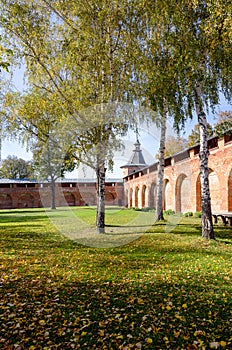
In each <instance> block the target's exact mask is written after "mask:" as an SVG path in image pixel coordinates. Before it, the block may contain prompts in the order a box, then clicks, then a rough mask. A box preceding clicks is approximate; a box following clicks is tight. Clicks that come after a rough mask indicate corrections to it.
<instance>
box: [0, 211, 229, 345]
mask: <svg viewBox="0 0 232 350" xmlns="http://www.w3.org/2000/svg"><path fill="white" fill-rule="evenodd" d="M68 215H69V214H67V212H66V210H65V209H57V211H55V212H54V211H53V212H52V211H48V212H47V213H46V212H45V211H44V210H43V209H33V210H30V209H27V210H9V211H7V210H5V211H4V210H3V211H1V212H0V252H1V254H0V260H1V261H0V266H1V271H0V320H1V321H0V322H1V325H0V349H16V350H22V349H30V350H33V349H44V350H45V349H62V350H63V349H124V350H126V349H187V350H192V349H232V229H231V227H224V226H223V225H220V224H218V225H217V226H215V235H216V241H206V240H202V239H201V221H200V219H199V218H195V217H190V218H178V220H177V221H176V223H175V225H174V224H173V225H172V226H173V227H172V230H170V229H168V230H167V225H166V222H163V223H160V224H155V225H153V226H152V225H151V224H150V221H149V225H148V221H147V220H148V219H147V216H146V215H147V213H142V212H136V211H135V210H127V209H125V210H116V209H113V208H110V209H108V210H107V211H106V224H107V230H106V232H107V233H106V235H101V236H105V237H103V238H102V240H103V241H99V240H98V237H96V235H95V234H94V233H93V232H92V228H93V226H94V220H95V210H94V209H93V208H75V209H73V211H72V216H73V217H74V218H77V219H78V220H79V221H78V222H79V223H81V222H82V223H83V231H84V232H85V233H86V234H85V235H82V236H80V237H78V240H75V239H74V236H73V235H74V233H73V232H71V233H70V235H64V234H61V233H60V227H62V229H61V231H62V230H64V227H63V226H62V223H63V222H69V223H70V226H72V218H69V216H68ZM138 215H139V217H138ZM152 215H153V214H152ZM48 216H49V218H48ZM137 218H139V219H138V220H137ZM144 218H145V219H144ZM53 219H54V220H53ZM167 219H168V218H167ZM136 220H137V221H136ZM149 220H150V219H149ZM57 223H58V224H57ZM131 223H132V224H131ZM80 225H81V224H80ZM85 225H86V226H85ZM146 225H148V226H147V227H146ZM67 227H68V226H67ZM125 227H126V229H125ZM121 228H124V230H121ZM138 228H139V229H138ZM62 233H64V232H63V231H62ZM91 234H92V236H91ZM70 237H72V238H73V239H70ZM91 237H92V241H91ZM115 237H116V238H117V239H116V238H115ZM125 237H130V238H129V241H128V242H127V241H126V240H124V238H125ZM115 239H116V240H115ZM80 242H82V243H83V244H84V245H83V244H80ZM91 242H92V244H91ZM112 242H113V243H112ZM115 242H116V243H118V244H115ZM126 243H127V244H126ZM104 244H105V245H104Z"/></svg>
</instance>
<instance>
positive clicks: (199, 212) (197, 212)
mask: <svg viewBox="0 0 232 350" xmlns="http://www.w3.org/2000/svg"><path fill="white" fill-rule="evenodd" d="M201 216H202V213H201V211H196V212H195V213H194V217H195V218H201Z"/></svg>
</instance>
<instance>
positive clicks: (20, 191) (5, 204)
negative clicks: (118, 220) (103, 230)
mask: <svg viewBox="0 0 232 350" xmlns="http://www.w3.org/2000/svg"><path fill="white" fill-rule="evenodd" d="M105 193H106V204H107V205H123V193H124V190H123V182H122V181H117V180H112V181H110V182H106V187H105ZM55 194H56V206H58V207H59V206H67V205H69V206H79V205H96V183H95V182H94V181H79V182H76V181H69V180H64V181H62V182H57V183H56V185H55ZM50 206H51V187H50V184H49V183H47V182H44V183H41V182H40V183H38V182H34V181H25V180H12V181H11V180H0V209H13V208H40V207H50Z"/></svg>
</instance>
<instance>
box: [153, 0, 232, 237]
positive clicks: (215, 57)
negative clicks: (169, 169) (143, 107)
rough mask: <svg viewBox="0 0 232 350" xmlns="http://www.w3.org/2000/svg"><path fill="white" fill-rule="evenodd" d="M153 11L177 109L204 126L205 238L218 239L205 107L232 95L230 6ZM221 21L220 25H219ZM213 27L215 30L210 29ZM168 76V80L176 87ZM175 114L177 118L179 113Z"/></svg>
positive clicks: (199, 4)
mask: <svg viewBox="0 0 232 350" xmlns="http://www.w3.org/2000/svg"><path fill="white" fill-rule="evenodd" d="M150 6H152V5H150ZM154 6H155V8H154V11H155V21H156V28H162V36H160V42H161V45H162V48H163V49H166V50H167V49H168V53H169V57H170V58H171V61H169V60H168V63H167V67H168V66H169V65H170V62H175V65H174V66H172V68H173V67H174V68H175V76H173V78H174V80H175V81H176V82H177V83H176V84H177V86H178V87H179V89H178V90H176V98H177V99H178V100H179V101H178V102H179V103H178V104H179V108H181V107H183V106H186V109H185V111H186V117H187V116H190V117H192V116H193V112H194V111H196V113H197V118H198V123H199V125H200V153H199V154H200V178H201V191H202V236H203V237H205V238H214V232H213V225H212V215H211V204H210V192H209V181H208V174H209V172H208V149H207V119H206V112H207V106H210V107H212V108H213V107H214V106H215V105H216V104H217V103H218V101H219V92H220V89H221V90H222V91H223V92H224V93H225V95H226V97H230V96H231V62H229V57H230V55H231V36H230V33H231V32H230V29H229V28H230V26H229V25H228V21H230V20H229V18H230V15H229V13H230V10H229V4H228V1H225V2H222V1H218V0H212V1H210V2H206V1H203V0H198V1H192V2H191V1H187V0H186V1H182V2H181V3H178V4H177V3H176V1H172V0H169V1H167V2H165V4H163V2H159V1H156V2H155V4H154ZM162 6H163V7H162ZM220 6H221V7H220ZM219 8H220V9H219ZM217 17H218V18H219V19H220V21H219V23H216V18H217ZM167 23H168V24H169V25H167ZM212 23H214V24H215V25H214V26H213V28H210V26H212ZM163 24H165V25H163ZM164 39H165V40H164ZM167 72H169V69H168V71H167ZM171 72H173V69H171ZM170 77H171V76H170V75H167V79H168V80H169V83H170V84H172V80H171V79H170ZM161 96H162V94H161ZM177 106H178V105H177ZM173 112H174V115H176V116H178V113H177V114H176V112H175V110H173ZM176 121H177V123H179V122H180V119H179V118H176Z"/></svg>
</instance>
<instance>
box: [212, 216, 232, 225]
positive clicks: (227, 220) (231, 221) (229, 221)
mask: <svg viewBox="0 0 232 350" xmlns="http://www.w3.org/2000/svg"><path fill="white" fill-rule="evenodd" d="M212 216H213V218H214V223H215V224H216V223H217V222H218V218H221V220H222V222H223V224H224V225H227V224H229V226H232V213H213V214H212Z"/></svg>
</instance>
